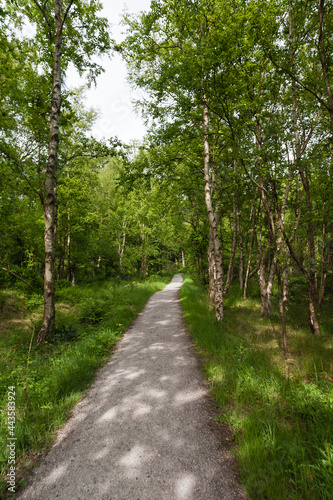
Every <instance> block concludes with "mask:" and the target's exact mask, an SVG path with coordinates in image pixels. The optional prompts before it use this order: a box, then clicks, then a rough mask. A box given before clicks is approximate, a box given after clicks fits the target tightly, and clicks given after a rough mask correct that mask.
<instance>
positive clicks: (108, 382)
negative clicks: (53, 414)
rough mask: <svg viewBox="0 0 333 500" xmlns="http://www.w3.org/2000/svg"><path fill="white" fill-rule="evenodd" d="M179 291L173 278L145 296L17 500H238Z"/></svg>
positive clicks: (231, 461) (229, 459)
mask: <svg viewBox="0 0 333 500" xmlns="http://www.w3.org/2000/svg"><path fill="white" fill-rule="evenodd" d="M181 284H182V277H181V275H180V274H176V275H175V276H174V278H173V280H172V282H171V283H170V284H169V285H167V286H166V288H165V289H164V290H163V291H161V292H157V293H155V295H153V296H152V297H151V298H150V300H149V301H148V303H147V305H146V307H145V309H144V311H143V312H142V313H141V314H140V315H139V316H138V318H137V319H136V320H135V321H134V322H133V324H132V325H131V327H130V328H129V330H128V331H127V332H126V333H125V335H124V336H123V338H122V339H121V340H120V341H119V343H118V346H117V349H116V351H115V352H114V354H113V355H112V356H111V358H110V360H109V362H108V363H107V364H106V365H105V366H104V367H103V368H102V369H101V370H100V371H99V373H98V375H97V378H96V380H95V382H94V384H93V386H92V387H91V389H90V390H89V391H88V393H87V395H86V397H85V398H84V399H83V400H82V401H81V402H80V403H79V404H78V405H77V406H76V407H75V409H74V411H73V415H72V417H71V418H70V420H69V421H68V422H67V424H66V425H65V427H64V429H63V430H62V431H61V432H60V434H59V437H58V440H57V442H56V444H55V445H54V446H53V448H52V449H51V451H50V452H49V454H48V455H47V456H46V457H45V459H44V461H43V462H42V463H41V464H40V466H39V467H37V468H36V469H35V471H34V472H33V474H32V476H31V479H30V482H29V484H28V486H27V487H26V488H25V490H24V491H22V492H21V494H18V496H17V497H16V498H19V499H31V500H32V499H34V500H37V499H43V500H53V499H58V500H75V499H77V500H78V499H80V500H85V499H94V500H118V499H119V500H120V499H121V500H148V499H150V500H194V499H195V500H223V499H226V500H232V499H244V498H246V496H245V495H244V493H243V492H242V489H241V487H240V486H239V484H238V483H237V479H236V475H235V472H234V470H233V465H234V459H233V457H232V456H231V455H230V454H229V453H228V452H226V451H223V450H222V449H221V445H220V441H221V437H220V434H219V432H218V431H217V430H216V429H215V427H214V425H212V419H211V416H210V410H209V406H210V403H209V399H208V397H207V384H205V383H204V380H203V377H202V375H201V373H200V370H199V368H198V363H197V359H196V357H195V355H194V353H193V349H192V346H191V343H190V339H189V336H188V333H187V331H186V328H185V325H184V323H183V319H182V312H181V308H180V303H179V298H178V297H179V289H180V287H181Z"/></svg>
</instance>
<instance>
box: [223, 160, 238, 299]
mask: <svg viewBox="0 0 333 500" xmlns="http://www.w3.org/2000/svg"><path fill="white" fill-rule="evenodd" d="M235 172H236V160H234V174H235ZM232 207H233V233H232V244H231V254H230V260H229V266H228V273H227V279H226V284H225V287H224V290H223V295H226V294H227V293H228V290H229V287H230V285H231V282H232V278H233V274H234V261H235V254H236V244H237V218H238V207H237V196H236V179H235V177H234V178H233V193H232Z"/></svg>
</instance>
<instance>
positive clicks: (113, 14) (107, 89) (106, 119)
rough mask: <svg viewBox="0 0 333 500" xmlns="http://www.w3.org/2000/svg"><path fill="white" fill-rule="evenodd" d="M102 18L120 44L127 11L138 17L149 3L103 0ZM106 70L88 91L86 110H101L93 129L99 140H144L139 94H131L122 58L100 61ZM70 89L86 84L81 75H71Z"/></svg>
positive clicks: (143, 1) (116, 57) (137, 0)
mask: <svg viewBox="0 0 333 500" xmlns="http://www.w3.org/2000/svg"><path fill="white" fill-rule="evenodd" d="M103 5H104V9H103V15H104V16H105V17H107V18H108V20H109V23H110V24H111V30H112V38H114V39H115V40H116V41H120V40H122V39H123V38H124V35H122V34H121V33H122V31H124V30H125V27H124V26H120V25H119V23H120V21H121V16H122V13H123V12H124V9H126V11H127V12H128V13H138V12H140V11H143V10H148V9H149V7H150V0H112V1H111V0H104V1H103ZM101 64H102V66H103V67H104V69H105V73H102V74H101V75H100V76H99V77H98V79H97V86H96V88H94V87H92V88H91V89H90V90H88V91H87V99H86V106H87V107H93V108H98V109H99V110H100V115H101V116H100V118H99V119H98V121H97V122H96V125H95V126H94V129H93V135H94V136H95V137H96V138H97V139H101V138H102V137H105V138H109V137H110V136H118V137H119V139H120V140H122V141H124V142H129V141H130V140H133V139H139V140H140V139H142V138H143V136H144V134H145V127H144V124H143V121H142V120H141V117H140V116H138V115H137V114H136V113H135V112H134V109H133V105H132V100H133V99H135V98H136V97H137V96H138V91H133V90H131V87H130V85H129V84H128V83H127V81H126V65H125V63H124V62H123V61H122V59H121V56H120V55H119V54H118V53H115V54H114V55H113V56H112V58H111V59H109V58H107V57H105V58H103V59H102V61H101ZM66 83H67V85H68V86H69V87H76V86H79V85H82V84H83V83H84V79H80V77H79V75H78V74H77V73H76V72H74V71H72V72H70V73H69V74H68V78H67V81H66Z"/></svg>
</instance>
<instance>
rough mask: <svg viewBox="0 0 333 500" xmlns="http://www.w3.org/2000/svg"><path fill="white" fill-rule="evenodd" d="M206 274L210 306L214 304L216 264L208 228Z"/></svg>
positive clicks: (211, 233)
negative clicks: (207, 275) (207, 276)
mask: <svg viewBox="0 0 333 500" xmlns="http://www.w3.org/2000/svg"><path fill="white" fill-rule="evenodd" d="M208 274H209V303H210V305H211V307H214V306H215V279H216V266H215V257H214V240H213V232H212V230H211V229H209V240H208Z"/></svg>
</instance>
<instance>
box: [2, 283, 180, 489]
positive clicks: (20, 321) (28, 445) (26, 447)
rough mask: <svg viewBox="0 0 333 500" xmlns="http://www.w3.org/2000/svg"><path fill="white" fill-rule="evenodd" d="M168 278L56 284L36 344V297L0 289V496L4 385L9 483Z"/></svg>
mask: <svg viewBox="0 0 333 500" xmlns="http://www.w3.org/2000/svg"><path fill="white" fill-rule="evenodd" d="M170 278H171V276H170V275H169V276H165V277H155V278H150V279H148V280H146V281H145V282H130V281H119V280H118V281H115V280H113V281H107V282H104V283H98V284H95V285H90V286H76V287H74V288H73V287H69V288H62V289H60V290H59V291H58V292H57V294H56V299H57V323H56V330H55V334H54V336H53V337H52V340H51V341H50V342H48V343H45V344H44V345H42V346H39V347H38V346H37V345H36V342H35V339H36V337H37V333H38V327H39V325H40V323H41V310H42V302H43V299H42V297H41V296H40V295H38V294H33V295H27V294H24V293H23V292H19V291H16V290H2V291H0V332H1V334H0V360H1V361H0V391H1V396H0V401H1V403H0V410H1V413H0V434H1V437H2V439H1V441H2V446H1V450H0V463H1V478H2V479H1V483H0V498H11V496H10V495H9V494H8V491H6V488H7V486H8V485H7V484H6V474H7V473H8V452H7V451H6V440H7V437H8V428H7V406H6V405H7V399H8V387H10V386H15V392H16V396H15V403H16V422H15V437H16V438H17V440H16V467H17V470H16V484H17V485H22V484H25V477H26V475H27V472H29V470H30V469H31V467H32V466H33V465H34V464H35V463H36V461H37V459H38V456H39V454H40V453H41V452H42V451H44V450H45V449H47V448H48V447H49V446H50V445H51V444H52V442H53V441H54V439H55V431H56V430H57V429H59V427H60V426H61V425H62V424H63V423H64V422H65V421H66V419H67V418H68V416H69V414H70V411H71V409H72V407H73V406H74V405H75V403H77V402H78V401H79V400H80V398H81V397H82V394H83V392H84V391H85V390H86V389H87V388H88V387H89V385H90V384H91V382H92V380H93V379H94V376H95V374H96V371H97V369H98V368H99V367H100V366H102V365H103V363H104V362H105V361H106V360H107V359H108V358H109V356H110V350H111V349H112V347H113V346H114V345H115V342H116V341H117V339H118V338H119V337H120V336H121V335H122V334H123V332H124V331H125V330H126V329H127V328H128V326H129V325H130V323H131V322H132V320H133V318H134V317H135V316H136V315H137V314H138V313H139V312H140V311H141V310H142V309H143V307H144V305H145V304H146V302H147V300H148V298H149V297H150V296H151V295H152V294H153V293H154V292H156V291H158V290H161V289H163V288H164V286H165V285H166V284H167V283H168V282H169V281H170Z"/></svg>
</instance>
